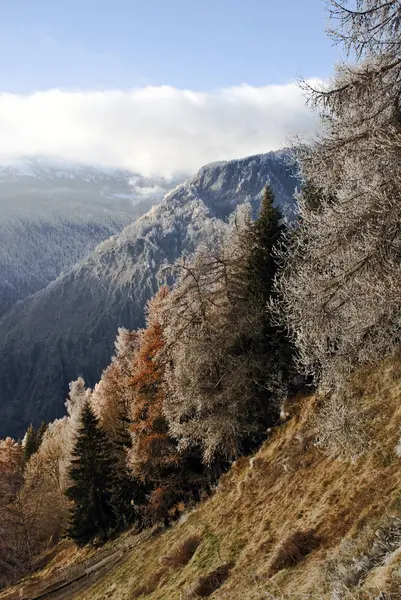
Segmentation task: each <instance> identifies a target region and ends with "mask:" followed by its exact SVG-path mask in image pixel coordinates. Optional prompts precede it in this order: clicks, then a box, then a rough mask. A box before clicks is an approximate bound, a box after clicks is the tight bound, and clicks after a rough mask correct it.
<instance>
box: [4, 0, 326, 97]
mask: <svg viewBox="0 0 401 600" xmlns="http://www.w3.org/2000/svg"><path fill="white" fill-rule="evenodd" d="M326 21H327V14H326V11H325V5H324V1H323V0H285V1H280V0H203V1H202V2H200V1H198V0H2V2H1V18H0V74H1V78H0V91H2V92H11V93H29V92H32V91H35V90H46V89H49V88H62V89H78V88H79V89H85V90H88V89H112V88H117V89H129V88H133V87H135V88H136V87H143V86H145V85H149V84H151V85H156V86H158V85H170V86H173V87H177V88H180V89H183V88H188V89H192V90H213V89H216V88H220V87H228V86H234V85H239V84H241V83H248V84H250V85H254V86H262V85H266V84H271V83H279V84H280V83H287V82H288V81H291V80H293V79H294V78H295V77H297V76H299V75H303V76H305V77H321V78H326V77H327V76H328V75H329V73H330V71H331V68H332V64H333V62H334V60H335V59H336V57H337V56H338V51H337V50H336V49H334V48H333V47H332V45H331V42H330V40H329V39H328V38H327V37H326V35H325V33H324V29H325V27H326V24H327V22H326Z"/></svg>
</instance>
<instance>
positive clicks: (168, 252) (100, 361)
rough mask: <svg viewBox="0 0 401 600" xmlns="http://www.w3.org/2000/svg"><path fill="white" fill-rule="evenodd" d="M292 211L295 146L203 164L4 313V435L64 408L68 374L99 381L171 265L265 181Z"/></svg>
mask: <svg viewBox="0 0 401 600" xmlns="http://www.w3.org/2000/svg"><path fill="white" fill-rule="evenodd" d="M268 182H270V184H271V186H272V188H273V191H274V193H275V195H276V201H277V204H278V205H279V206H281V207H282V209H283V212H284V214H285V215H286V217H287V218H291V217H292V216H293V211H294V201H293V198H292V197H293V192H294V189H295V186H296V184H297V180H296V178H295V174H294V169H293V167H291V166H289V161H288V153H287V152H285V151H281V152H271V153H269V154H263V155H257V156H252V157H248V158H245V159H240V160H232V161H228V162H219V163H213V164H210V165H206V166H205V167H203V168H201V169H200V171H199V172H198V173H197V174H196V175H195V176H194V177H192V178H190V179H188V180H187V181H186V182H185V183H183V184H181V185H179V186H178V187H177V188H176V189H174V190H172V191H171V192H169V193H168V194H167V195H166V196H165V197H164V199H163V201H162V202H161V203H160V204H158V205H155V206H153V207H152V208H151V210H150V211H149V212H148V213H147V214H145V215H144V216H142V217H141V218H139V219H138V220H137V221H136V222H135V223H133V224H131V225H129V226H128V227H126V228H125V229H124V230H123V231H122V232H121V233H120V234H119V235H115V236H112V237H111V238H110V239H108V240H107V241H105V242H103V243H102V244H100V245H99V246H98V247H97V248H96V249H95V250H94V251H93V252H92V253H91V254H90V255H89V256H88V257H87V258H86V259H85V260H83V261H81V262H80V263H78V264H77V265H75V266H74V267H73V268H72V269H71V270H70V271H68V272H67V273H65V274H64V275H61V276H60V277H58V278H57V279H56V280H55V281H53V282H52V283H50V284H49V285H48V286H47V287H46V288H45V289H42V290H40V291H39V292H37V293H36V294H34V295H33V296H31V297H29V298H27V299H26V300H24V301H22V302H19V303H18V304H16V305H15V306H14V307H13V308H12V309H11V310H10V311H9V312H8V313H7V315H5V316H4V317H3V319H2V320H1V321H0V364H1V367H2V368H1V372H0V437H1V436H4V435H6V434H7V435H21V434H23V432H24V430H25V429H26V426H27V424H29V423H30V422H31V421H33V422H34V423H38V422H40V421H41V420H42V419H46V420H50V419H54V418H55V417H57V416H60V415H62V414H63V412H64V401H65V397H66V394H67V391H68V383H69V382H70V381H71V380H73V379H76V378H77V377H78V376H80V375H81V376H83V377H84V379H85V381H86V382H87V384H89V385H93V384H94V383H95V382H96V381H97V380H98V379H99V375H100V373H101V371H102V369H103V368H104V367H105V366H106V365H107V364H108V362H109V359H110V355H111V354H112V352H113V342H114V339H115V336H116V332H117V328H118V327H127V328H130V329H134V328H137V327H140V326H142V325H143V308H144V305H145V303H146V301H147V300H148V298H149V297H150V296H152V295H153V294H154V292H155V291H156V289H157V287H158V285H159V283H160V280H161V277H162V271H163V268H164V266H165V265H166V264H169V263H172V262H174V261H175V260H176V259H177V258H179V257H180V256H181V255H182V254H183V253H184V252H185V253H190V252H192V251H193V250H194V249H195V247H196V245H197V244H198V243H199V242H200V241H202V240H205V239H207V238H208V237H210V236H211V235H212V234H213V232H214V231H215V230H216V228H219V227H222V226H224V222H225V220H226V219H227V217H228V216H229V215H230V213H232V212H233V210H234V209H235V208H236V206H238V205H239V204H242V203H244V202H246V201H250V202H251V203H252V204H253V206H254V207H255V208H257V207H258V205H259V202H260V197H261V194H262V191H263V188H264V186H265V185H266V183H268Z"/></svg>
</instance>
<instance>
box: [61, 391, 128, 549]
mask: <svg viewBox="0 0 401 600" xmlns="http://www.w3.org/2000/svg"><path fill="white" fill-rule="evenodd" d="M72 455H73V459H72V461H71V466H70V470H69V476H70V479H71V480H72V482H73V483H72V485H71V487H69V488H68V489H67V492H66V493H67V496H68V497H69V498H70V499H71V500H72V501H73V508H72V514H71V521H70V526H69V529H68V533H69V535H70V537H72V539H73V540H74V541H75V542H76V543H77V544H78V545H81V546H83V545H85V544H87V543H89V542H92V541H94V540H95V538H98V539H100V541H105V540H106V539H107V538H108V537H109V536H110V534H111V533H112V532H113V531H114V530H115V528H116V517H115V511H114V509H113V490H114V489H115V488H116V483H117V482H116V459H115V457H114V456H113V451H112V447H111V444H110V441H109V439H108V437H107V436H106V434H105V432H104V431H103V429H102V428H101V427H100V424H99V421H98V419H97V418H96V416H95V415H94V413H93V411H92V409H91V407H90V405H89V403H87V402H86V403H85V404H84V406H83V409H82V414H81V424H80V427H79V429H78V432H77V438H76V442H75V446H74V450H73V453H72Z"/></svg>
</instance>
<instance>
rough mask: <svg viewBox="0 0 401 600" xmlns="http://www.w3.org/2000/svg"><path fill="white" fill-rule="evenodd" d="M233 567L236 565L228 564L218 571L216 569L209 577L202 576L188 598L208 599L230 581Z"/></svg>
mask: <svg viewBox="0 0 401 600" xmlns="http://www.w3.org/2000/svg"><path fill="white" fill-rule="evenodd" d="M233 566H234V563H227V564H225V565H221V566H220V567H217V569H214V571H212V572H211V573H208V574H207V575H201V576H200V577H198V580H197V581H196V583H195V585H194V586H193V587H192V589H191V590H189V591H188V592H187V594H186V597H187V598H188V599H189V598H208V597H209V596H211V595H212V594H213V592H215V591H216V590H218V589H219V588H220V587H221V586H222V585H223V583H224V582H225V581H226V579H228V577H229V575H230V571H231V570H232V568H233Z"/></svg>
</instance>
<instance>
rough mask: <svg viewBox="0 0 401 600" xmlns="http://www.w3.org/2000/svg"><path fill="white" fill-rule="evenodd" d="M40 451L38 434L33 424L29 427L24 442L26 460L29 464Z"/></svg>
mask: <svg viewBox="0 0 401 600" xmlns="http://www.w3.org/2000/svg"><path fill="white" fill-rule="evenodd" d="M37 449H38V434H37V431H36V429H35V428H34V426H33V425H32V423H31V424H30V425H29V427H28V429H27V431H26V434H25V441H24V458H25V461H26V462H27V461H28V460H29V459H30V458H31V456H32V455H33V454H35V452H36V451H37Z"/></svg>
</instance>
